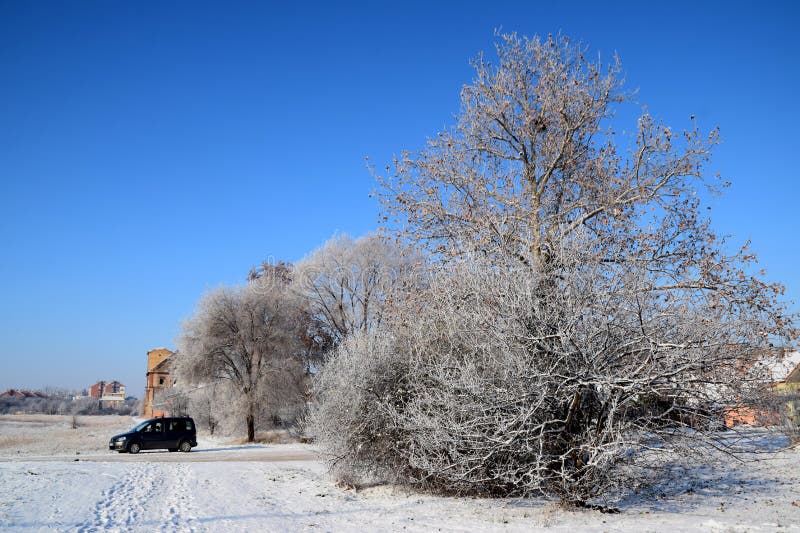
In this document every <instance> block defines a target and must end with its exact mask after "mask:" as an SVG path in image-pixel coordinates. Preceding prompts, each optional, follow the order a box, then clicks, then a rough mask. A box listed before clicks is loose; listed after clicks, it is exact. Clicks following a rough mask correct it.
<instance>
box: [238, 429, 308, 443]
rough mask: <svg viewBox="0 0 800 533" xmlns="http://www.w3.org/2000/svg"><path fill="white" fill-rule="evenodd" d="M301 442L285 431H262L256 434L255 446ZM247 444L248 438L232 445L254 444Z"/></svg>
mask: <svg viewBox="0 0 800 533" xmlns="http://www.w3.org/2000/svg"><path fill="white" fill-rule="evenodd" d="M297 442H300V441H299V440H298V439H297V438H295V437H293V436H292V435H290V434H289V432H288V431H286V430H285V429H273V430H270V431H262V432H260V433H257V434H256V440H255V441H254V443H255V444H292V443H297ZM254 443H253V442H247V438H246V437H244V438H241V439H238V440H235V441H233V443H232V444H254Z"/></svg>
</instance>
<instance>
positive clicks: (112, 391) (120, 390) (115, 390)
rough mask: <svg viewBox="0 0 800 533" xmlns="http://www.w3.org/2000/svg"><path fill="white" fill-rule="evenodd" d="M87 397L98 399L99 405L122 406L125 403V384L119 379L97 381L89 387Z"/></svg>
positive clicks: (102, 406)
mask: <svg viewBox="0 0 800 533" xmlns="http://www.w3.org/2000/svg"><path fill="white" fill-rule="evenodd" d="M89 397H90V398H96V399H97V400H99V401H100V407H101V408H104V407H109V408H114V407H122V405H123V404H124V403H125V385H123V384H122V383H120V382H119V381H98V382H97V383H95V384H94V385H92V386H91V387H89Z"/></svg>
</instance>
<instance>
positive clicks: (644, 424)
mask: <svg viewBox="0 0 800 533" xmlns="http://www.w3.org/2000/svg"><path fill="white" fill-rule="evenodd" d="M474 65H475V69H476V77H475V80H474V81H473V83H472V84H470V85H468V86H466V87H465V88H464V89H463V91H462V101H461V112H460V114H459V115H458V119H457V123H456V124H455V126H453V127H452V128H451V129H448V130H446V131H444V132H442V133H440V134H439V135H437V136H436V137H435V138H433V139H432V140H430V141H429V143H428V145H427V147H426V148H425V149H423V150H422V151H420V152H419V153H415V154H411V153H404V154H403V155H402V157H400V158H398V160H397V161H396V162H395V165H394V172H393V173H392V174H390V175H388V176H384V177H380V178H379V179H380V181H381V184H382V187H383V192H382V201H383V204H384V206H385V209H386V215H387V219H388V220H389V229H392V228H396V229H397V230H398V231H399V232H400V235H401V237H402V238H404V239H406V240H408V241H409V242H410V243H412V244H415V245H419V246H424V247H426V248H427V249H428V250H429V251H430V252H431V253H432V255H433V257H434V258H436V259H438V262H439V265H440V266H439V269H438V270H437V272H435V274H434V275H433V281H432V283H431V285H430V286H429V287H427V288H425V289H423V290H419V291H416V292H414V293H409V294H407V295H406V296H405V297H404V298H403V299H402V303H403V305H402V306H400V307H399V308H398V310H397V312H396V313H395V314H393V316H392V317H391V320H388V321H385V322H384V323H383V324H382V325H381V328H379V330H378V331H372V332H370V331H368V332H365V333H361V334H359V335H355V336H353V337H351V338H349V339H345V341H344V342H343V343H342V345H341V346H340V348H339V349H338V351H337V356H336V357H334V358H332V360H331V363H330V364H329V365H328V366H327V367H326V368H325V369H324V370H323V372H322V373H321V375H320V377H319V379H318V380H317V385H316V386H317V394H318V398H319V406H318V409H317V410H316V412H315V414H314V431H315V432H316V434H317V435H318V437H319V438H320V441H321V443H322V445H323V449H324V450H325V451H326V453H327V454H328V458H329V459H330V461H331V462H332V463H333V465H334V467H335V470H336V471H337V472H338V473H339V475H340V476H341V477H342V478H344V479H356V480H357V479H363V478H364V477H368V476H370V475H376V474H380V475H383V476H388V477H391V478H393V479H395V480H397V481H399V482H402V483H408V484H412V485H416V486H420V487H423V488H427V489H430V490H434V491H441V492H456V493H472V494H490V495H511V494H516V495H529V494H535V493H546V494H553V495H558V496H559V497H560V498H561V499H562V500H564V501H567V502H572V503H576V504H585V503H586V502H588V501H591V500H592V499H601V500H609V499H611V498H613V497H614V495H619V494H621V493H623V492H624V491H625V490H626V489H630V488H632V487H635V486H636V482H637V481H642V480H645V479H647V477H648V476H645V475H644V474H645V473H646V472H648V471H649V472H652V471H658V468H659V466H660V465H664V464H666V462H668V459H670V458H675V457H680V456H681V454H683V455H685V453H686V452H687V451H691V452H695V453H701V452H705V451H707V450H711V449H714V446H719V444H720V442H718V441H719V438H720V434H719V432H718V431H717V429H718V428H719V426H720V425H721V423H722V418H723V416H724V413H725V409H727V408H728V407H730V406H731V405H735V404H737V403H739V402H743V401H746V400H747V399H748V398H750V397H752V396H753V395H755V394H757V393H758V392H759V390H760V389H759V387H760V385H762V384H763V378H764V377H765V376H763V375H760V374H759V368H762V367H761V366H760V365H759V364H758V363H759V359H761V358H762V356H763V354H765V353H767V351H766V350H765V349H766V348H767V347H768V345H769V342H770V340H773V339H775V338H793V337H795V336H796V331H795V330H794V329H793V328H792V323H791V317H789V316H788V314H787V312H786V309H785V307H784V305H783V303H782V302H781V300H780V295H781V294H782V291H783V288H782V287H781V286H780V285H779V284H774V283H768V282H766V281H764V280H763V278H762V277H761V276H759V275H756V274H754V273H752V270H753V268H752V263H753V262H754V260H755V258H754V256H752V255H751V254H749V253H748V252H747V249H746V246H745V247H742V248H741V249H740V250H738V251H734V252H729V251H728V249H729V246H728V245H727V244H726V243H725V241H724V239H722V238H720V237H718V236H717V235H716V234H715V233H714V232H713V231H712V229H711V224H710V220H709V219H708V218H707V217H704V216H703V215H702V212H701V204H700V201H699V199H698V198H699V197H698V192H700V191H703V190H705V191H709V192H711V193H716V192H718V191H719V190H720V189H721V188H722V187H723V186H724V184H723V183H720V182H719V180H718V179H717V178H712V179H709V178H707V177H706V175H705V174H704V171H703V165H704V163H706V161H707V160H708V158H709V155H710V151H711V148H712V147H713V145H714V144H715V143H716V142H717V134H716V132H712V133H711V134H710V135H708V136H706V137H703V136H701V134H700V132H699V131H698V129H697V128H696V127H694V128H693V129H691V130H689V131H684V132H680V133H676V132H674V131H673V130H672V129H671V128H669V127H667V126H665V125H662V124H660V123H659V122H658V121H657V120H655V119H654V118H653V117H651V116H650V115H648V114H644V115H642V116H641V117H639V119H638V124H637V125H636V128H635V133H634V134H633V135H632V136H625V135H622V134H618V133H617V132H616V130H614V129H613V128H612V126H611V119H612V117H613V115H614V110H615V108H616V106H618V105H620V104H622V103H624V102H626V101H627V100H629V98H630V96H629V95H627V94H626V93H625V92H623V90H622V84H621V81H620V79H619V77H618V75H619V72H620V66H619V63H618V61H617V60H616V59H615V60H614V61H612V62H610V63H609V64H607V65H603V64H601V62H600V61H599V60H597V61H592V60H589V59H588V58H587V56H586V55H585V50H584V48H583V47H581V46H580V45H575V44H573V43H571V42H570V41H569V40H568V39H567V38H564V37H559V38H554V37H549V38H547V39H544V40H541V39H538V38H533V39H527V38H522V37H518V36H516V35H513V34H512V35H505V36H502V37H501V39H500V41H499V44H498V47H497V62H496V64H492V63H490V62H489V61H487V60H486V59H485V58H484V57H483V56H480V57H478V59H477V60H476V61H475V63H474ZM390 168H391V167H390ZM715 441H717V442H715ZM704 443H708V444H711V446H708V447H705V446H702V444H704ZM648 468H649V469H650V470H648Z"/></svg>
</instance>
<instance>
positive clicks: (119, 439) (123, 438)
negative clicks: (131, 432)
mask: <svg viewBox="0 0 800 533" xmlns="http://www.w3.org/2000/svg"><path fill="white" fill-rule="evenodd" d="M125 438H126V437H118V438H117V439H116V440H115V441H114V442H116V443H117V444H122V443H123V442H125Z"/></svg>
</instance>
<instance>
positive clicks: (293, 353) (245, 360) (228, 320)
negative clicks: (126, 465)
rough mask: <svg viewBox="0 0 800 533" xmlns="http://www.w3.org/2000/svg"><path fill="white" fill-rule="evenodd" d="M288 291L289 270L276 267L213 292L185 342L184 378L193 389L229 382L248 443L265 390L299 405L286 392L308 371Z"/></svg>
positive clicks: (181, 370)
mask: <svg viewBox="0 0 800 533" xmlns="http://www.w3.org/2000/svg"><path fill="white" fill-rule="evenodd" d="M288 287H289V278H288V271H287V270H286V269H284V268H276V269H274V270H271V271H267V272H265V273H263V274H262V275H260V276H258V277H255V278H253V279H252V281H251V282H250V283H249V284H248V285H246V286H244V287H236V288H221V289H217V290H214V291H211V292H209V293H207V294H206V295H205V296H204V297H203V299H202V300H201V301H200V303H199V305H198V309H197V311H196V313H195V315H194V317H193V318H191V319H190V320H188V321H187V322H186V323H185V325H184V328H183V335H182V337H181V340H180V343H179V344H180V349H179V350H178V352H177V353H178V354H179V359H178V361H177V372H178V375H179V379H180V380H181V381H184V382H185V383H186V384H187V385H190V384H207V383H212V382H215V381H218V380H225V381H227V382H229V384H230V386H231V390H232V391H233V392H234V393H235V394H236V395H237V398H235V400H236V402H237V404H238V410H239V412H240V413H241V414H242V415H243V418H244V423H245V428H246V432H247V440H248V442H252V441H253V440H255V430H256V420H257V416H258V414H259V410H260V409H261V408H263V407H264V394H265V391H271V392H272V393H274V395H275V396H276V397H277V399H276V401H277V402H279V403H280V404H284V403H287V402H296V401H297V399H296V398H295V397H285V396H283V395H282V394H281V392H285V391H286V390H285V388H283V383H284V382H285V379H286V376H287V375H289V374H292V373H295V372H298V369H299V371H300V372H302V365H299V364H298V359H299V353H300V348H301V347H300V345H299V339H300V336H301V334H302V331H301V329H300V328H301V320H300V316H301V313H300V309H299V307H298V303H297V301H296V299H295V298H294V297H293V295H292V293H291V291H289V289H288ZM278 390H280V391H281V392H278Z"/></svg>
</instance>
